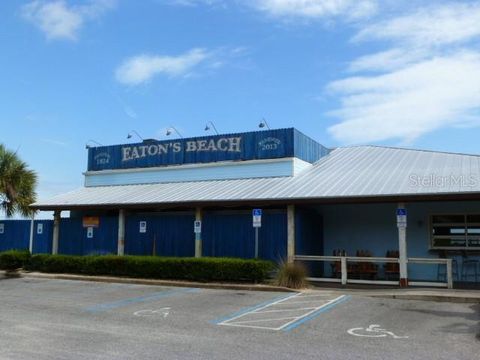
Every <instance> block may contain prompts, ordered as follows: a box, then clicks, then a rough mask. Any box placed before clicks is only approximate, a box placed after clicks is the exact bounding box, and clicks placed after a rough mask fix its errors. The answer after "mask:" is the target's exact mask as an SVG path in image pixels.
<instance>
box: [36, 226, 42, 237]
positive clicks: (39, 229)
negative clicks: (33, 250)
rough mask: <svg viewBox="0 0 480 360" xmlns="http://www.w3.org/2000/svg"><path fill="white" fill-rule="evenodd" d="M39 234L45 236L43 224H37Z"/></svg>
mask: <svg viewBox="0 0 480 360" xmlns="http://www.w3.org/2000/svg"><path fill="white" fill-rule="evenodd" d="M37 234H38V235H41V234H43V224H37Z"/></svg>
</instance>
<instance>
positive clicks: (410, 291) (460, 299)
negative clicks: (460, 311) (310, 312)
mask: <svg viewBox="0 0 480 360" xmlns="http://www.w3.org/2000/svg"><path fill="white" fill-rule="evenodd" d="M308 291H312V292H315V291H331V292H337V293H339V294H349V295H356V296H367V297H376V298H387V299H402V300H423V301H438V302H455V303H479V304H480V290H460V289H435V288H407V289H400V288H392V289H348V288H346V289H342V288H332V287H325V288H323V287H320V286H316V287H315V288H313V289H311V290H308Z"/></svg>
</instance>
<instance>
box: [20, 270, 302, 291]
mask: <svg viewBox="0 0 480 360" xmlns="http://www.w3.org/2000/svg"><path fill="white" fill-rule="evenodd" d="M20 274H21V277H23V278H32V279H58V280H79V281H95V282H104V283H118V284H137V285H157V286H175V287H189V288H202V289H226V290H244V291H271V292H295V290H292V289H288V288H284V287H280V286H273V285H263V284H231V283H201V282H194V281H176V280H152V279H136V278H125V277H113V276H87V275H71V274H47V273H39V272H21V273H20Z"/></svg>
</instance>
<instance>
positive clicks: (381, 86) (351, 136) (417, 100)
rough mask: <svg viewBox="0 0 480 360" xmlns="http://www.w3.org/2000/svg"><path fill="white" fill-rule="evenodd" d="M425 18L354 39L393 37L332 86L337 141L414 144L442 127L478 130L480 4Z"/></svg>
mask: <svg viewBox="0 0 480 360" xmlns="http://www.w3.org/2000/svg"><path fill="white" fill-rule="evenodd" d="M426 13H427V12H426V10H418V11H415V12H413V13H412V14H411V15H403V16H401V17H399V18H393V19H391V20H390V21H382V22H379V23H376V24H373V25H371V26H370V27H368V28H366V29H365V30H362V31H361V32H359V34H357V36H356V37H355V38H354V39H355V40H363V41H366V40H377V39H382V40H387V41H390V42H392V43H393V47H391V48H387V49H386V50H384V51H380V52H377V53H372V54H368V55H365V56H362V57H359V58H357V59H355V60H353V61H352V62H351V64H350V65H349V68H348V70H349V71H350V72H353V73H356V74H355V75H352V76H349V77H346V78H344V79H340V80H337V81H334V82H332V83H330V84H329V85H328V87H327V90H328V92H329V93H330V94H333V95H336V96H339V100H340V106H339V108H338V109H336V110H335V111H332V112H331V115H333V116H334V117H337V118H338V119H340V122H339V123H337V124H336V125H333V126H331V127H330V128H329V129H328V131H329V133H330V134H331V135H332V136H333V137H334V138H335V139H337V140H338V141H340V142H343V143H365V142H376V141H384V140H389V139H398V140H400V141H402V142H413V141H415V140H416V139H417V138H418V137H420V136H422V135H424V134H427V133H429V132H432V131H435V130H437V129H441V128H445V127H452V126H478V125H480V51H479V50H477V47H476V46H475V43H474V42H475V40H477V39H476V37H480V6H471V5H465V4H459V5H450V6H448V7H447V6H441V7H439V8H429V13H430V15H431V16H430V17H428V16H424V14H426ZM477 18H478V19H479V21H478V22H475V21H473V20H472V19H477ZM452 24H456V25H458V26H459V27H460V29H457V28H456V26H454V25H452ZM460 24H463V25H465V27H466V28H462V26H460ZM446 29H447V30H448V31H447V33H445V30H446ZM435 34H437V35H435Z"/></svg>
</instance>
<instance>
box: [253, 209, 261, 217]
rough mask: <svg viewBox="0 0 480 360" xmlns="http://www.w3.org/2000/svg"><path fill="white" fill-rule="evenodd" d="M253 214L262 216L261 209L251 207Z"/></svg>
mask: <svg viewBox="0 0 480 360" xmlns="http://www.w3.org/2000/svg"><path fill="white" fill-rule="evenodd" d="M253 216H262V209H253Z"/></svg>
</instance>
